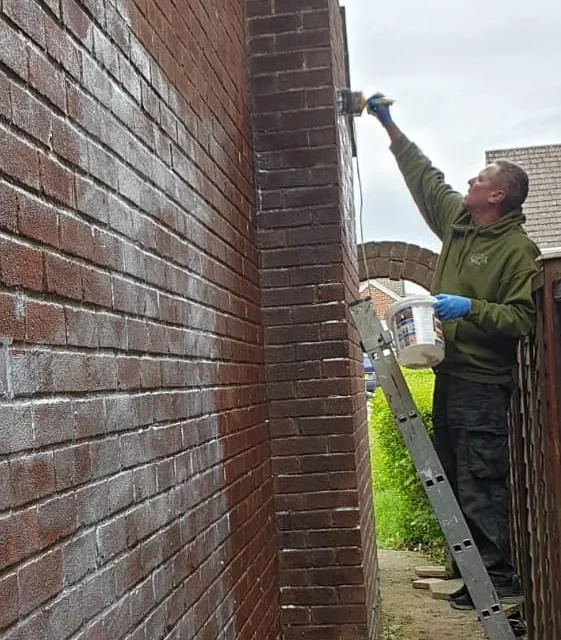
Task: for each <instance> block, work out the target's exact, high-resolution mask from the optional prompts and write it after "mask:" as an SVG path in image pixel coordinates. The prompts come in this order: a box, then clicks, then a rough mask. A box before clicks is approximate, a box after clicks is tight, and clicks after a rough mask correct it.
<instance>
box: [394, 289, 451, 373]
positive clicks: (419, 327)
mask: <svg viewBox="0 0 561 640" xmlns="http://www.w3.org/2000/svg"><path fill="white" fill-rule="evenodd" d="M434 302H435V299H434V298H433V297H432V296H408V297H406V298H402V299H401V300H398V301H397V302H394V303H393V304H392V305H391V306H390V307H389V308H388V310H387V311H386V322H387V324H388V328H389V329H390V331H391V332H392V335H393V338H394V343H395V351H396V357H397V360H398V362H399V363H400V364H402V365H403V366H404V367H407V368H408V369H428V368H430V367H434V366H435V365H437V364H438V363H439V362H441V361H442V360H443V358H444V336H443V335H442V326H441V324H440V320H439V319H438V318H437V317H436V315H435V312H434V307H433V304H434Z"/></svg>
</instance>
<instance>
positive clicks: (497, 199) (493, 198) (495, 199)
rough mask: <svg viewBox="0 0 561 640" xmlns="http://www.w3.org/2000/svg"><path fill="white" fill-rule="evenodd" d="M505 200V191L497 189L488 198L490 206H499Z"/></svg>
mask: <svg viewBox="0 0 561 640" xmlns="http://www.w3.org/2000/svg"><path fill="white" fill-rule="evenodd" d="M505 198H506V191H503V190H502V189H499V190H497V191H493V192H492V193H491V195H490V196H489V203H490V204H500V203H501V202H502V201H503V200H504V199H505Z"/></svg>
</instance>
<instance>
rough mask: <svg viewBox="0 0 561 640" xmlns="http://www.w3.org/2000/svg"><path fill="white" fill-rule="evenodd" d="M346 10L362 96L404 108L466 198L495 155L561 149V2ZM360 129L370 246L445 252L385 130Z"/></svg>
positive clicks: (486, 1) (401, 115)
mask: <svg viewBox="0 0 561 640" xmlns="http://www.w3.org/2000/svg"><path fill="white" fill-rule="evenodd" d="M341 4H344V5H345V7H346V11H347V29H348V36H349V49H350V59H351V82H352V88H353V90H355V91H363V92H364V93H365V94H366V95H370V94H372V93H374V92H376V91H382V92H384V93H385V94H386V95H389V96H391V97H393V98H395V100H396V104H395V105H394V107H393V111H392V112H393V116H394V119H395V121H396V122H397V123H398V124H399V126H400V127H401V128H402V129H403V130H404V132H405V133H406V134H407V135H408V136H409V137H410V138H411V139H412V140H414V141H415V142H417V144H419V146H420V147H421V148H422V149H423V151H425V153H426V154H427V155H428V156H429V157H430V158H431V160H432V161H433V162H434V164H435V165H436V166H438V167H439V168H440V169H442V170H443V171H444V172H445V174H446V177H447V179H448V182H450V184H452V186H454V187H455V188H456V189H458V190H459V191H462V192H464V191H465V188H466V181H467V179H468V178H470V177H471V176H472V175H474V174H476V173H477V172H478V171H479V170H480V169H481V168H482V167H483V166H484V161H485V156H484V153H485V150H487V149H498V148H506V147H519V146H528V145H535V144H558V143H560V142H561V3H560V2H559V0H531V1H530V2H528V1H527V0H524V1H523V0H469V1H468V0H424V1H423V2H418V1H417V0H391V2H389V1H388V2H375V1H374V0H342V2H341ZM356 129H357V138H358V153H359V162H360V172H361V175H362V182H363V187H364V230H365V240H367V241H369V240H402V241H406V242H414V243H417V244H421V245H423V246H426V247H428V248H431V249H436V250H438V248H439V242H438V240H437V239H436V238H435V237H434V236H433V235H432V233H431V232H430V231H429V230H428V229H427V227H426V226H425V224H424V222H423V220H422V219H421V218H420V216H419V214H418V213H417V211H416V209H415V207H414V204H413V201H412V200H411V197H410V196H409V194H408V192H407V191H406V189H405V186H404V183H403V180H402V178H401V176H400V174H399V172H398V170H397V167H396V166H395V161H394V159H393V157H392V156H391V154H390V152H389V151H388V142H387V136H386V134H385V132H384V131H383V130H382V129H381V127H380V125H379V123H378V122H377V121H376V120H375V118H373V117H371V116H367V115H366V114H365V115H363V116H362V117H361V118H358V119H357V120H356ZM530 188H531V187H530Z"/></svg>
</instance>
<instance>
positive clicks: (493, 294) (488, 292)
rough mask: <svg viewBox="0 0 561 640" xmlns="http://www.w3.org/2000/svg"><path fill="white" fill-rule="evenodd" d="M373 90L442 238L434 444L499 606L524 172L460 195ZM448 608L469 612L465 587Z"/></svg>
mask: <svg viewBox="0 0 561 640" xmlns="http://www.w3.org/2000/svg"><path fill="white" fill-rule="evenodd" d="M383 97H384V96H383V94H375V95H374V96H372V97H371V98H370V99H369V101H368V111H369V112H370V113H373V114H374V115H376V116H377V117H378V119H379V120H380V122H381V124H382V125H383V127H384V128H385V129H386V131H387V132H388V134H389V137H390V139H391V146H390V149H391V151H392V152H393V153H394V155H395V157H396V160H397V164H398V166H399V169H400V170H401V173H402V174H403V177H404V178H405V182H406V184H407V186H408V188H409V190H410V192H411V195H412V196H413V199H414V200H415V202H416V204H417V206H418V208H419V210H420V211H421V214H422V215H423V217H424V219H425V220H426V222H427V224H428V225H429V227H430V228H431V230H432V231H433V232H434V233H435V234H436V235H437V236H438V237H439V238H440V240H441V241H442V251H441V254H440V259H439V261H438V265H437V267H436V271H435V275H434V279H433V284H432V291H431V292H432V294H436V303H435V310H436V313H437V315H438V316H439V318H440V319H441V320H442V321H443V331H444V337H445V345H446V355H445V358H444V360H443V362H442V363H441V364H440V365H439V366H438V367H437V368H436V369H435V373H436V380H435V391H434V405H433V422H434V445H435V448H436V451H437V453H438V455H439V457H440V459H441V461H442V464H443V466H444V469H445V471H446V474H447V476H448V479H449V481H450V483H451V485H452V487H453V489H454V492H455V494H456V496H457V498H458V502H459V504H460V507H461V509H462V511H463V513H464V516H465V518H466V521H467V523H468V526H469V528H470V531H471V532H472V535H473V537H474V541H475V543H476V545H477V547H478V549H479V552H480V553H481V556H482V558H483V562H484V563H485V566H486V568H487V571H488V572H489V576H490V578H491V580H492V582H493V584H494V586H495V589H496V590H497V594H498V596H499V599H500V600H501V602H503V603H509V602H516V601H518V600H519V599H520V595H521V589H520V582H519V580H518V577H517V576H516V573H515V570H514V567H513V565H512V563H511V560H510V545H509V518H508V502H509V498H508V488H507V481H508V478H507V476H508V445H507V436H508V433H507V411H508V406H509V402H510V394H511V388H512V382H513V371H514V366H515V363H516V345H517V342H518V340H519V338H520V337H522V336H524V335H525V334H526V333H528V332H529V331H530V329H531V328H532V325H533V323H534V320H535V309H534V305H533V302H532V293H531V291H532V279H533V276H534V275H535V274H536V272H537V267H536V257H537V256H538V254H539V251H538V249H537V247H536V245H535V244H534V243H533V242H532V241H531V240H530V239H529V238H528V236H527V235H526V233H525V232H524V230H523V228H522V223H523V222H524V221H525V217H524V216H523V214H522V210H521V206H522V204H523V202H524V200H525V199H526V196H527V194H528V176H527V175H526V173H525V172H524V171H523V170H522V169H521V168H520V167H518V166H517V165H515V164H513V163H511V162H506V161H497V162H495V163H493V164H490V165H489V166H487V167H485V168H484V169H483V170H482V171H481V172H480V173H479V174H478V175H477V176H476V177H475V178H472V179H471V180H469V181H468V184H469V189H468V192H467V195H465V196H464V197H463V196H462V195H460V194H459V193H457V192H456V191H454V190H453V189H452V188H451V187H450V186H448V185H447V184H446V183H445V181H444V175H443V174H442V173H441V172H440V171H439V170H438V169H436V168H434V167H433V166H432V165H431V163H430V161H429V160H428V158H426V157H425V156H424V155H423V154H422V152H421V151H420V150H419V149H418V147H416V146H415V145H414V144H413V143H412V142H410V141H409V140H408V139H407V137H406V136H405V135H404V134H403V133H402V132H401V131H400V129H399V128H398V127H397V125H396V124H395V123H394V122H393V120H392V117H391V114H390V108H389V106H388V105H387V104H382V103H381V102H380V101H379V98H383ZM450 604H451V606H452V607H454V608H455V609H472V608H473V603H472V601H471V598H470V596H469V593H468V591H467V589H466V588H465V586H464V587H462V589H460V590H459V591H457V592H456V593H454V594H452V596H451V597H450Z"/></svg>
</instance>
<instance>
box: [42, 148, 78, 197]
mask: <svg viewBox="0 0 561 640" xmlns="http://www.w3.org/2000/svg"><path fill="white" fill-rule="evenodd" d="M39 165H40V175H41V188H42V189H43V192H44V193H45V194H46V195H47V196H49V197H50V198H53V199H55V200H56V201H58V202H60V203H62V204H63V205H65V206H67V207H73V206H74V203H75V196H74V174H73V173H72V172H70V171H69V170H68V169H66V168H65V167H63V166H62V165H61V164H59V163H58V162H56V161H55V160H52V159H51V158H48V157H46V156H45V155H43V154H39Z"/></svg>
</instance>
